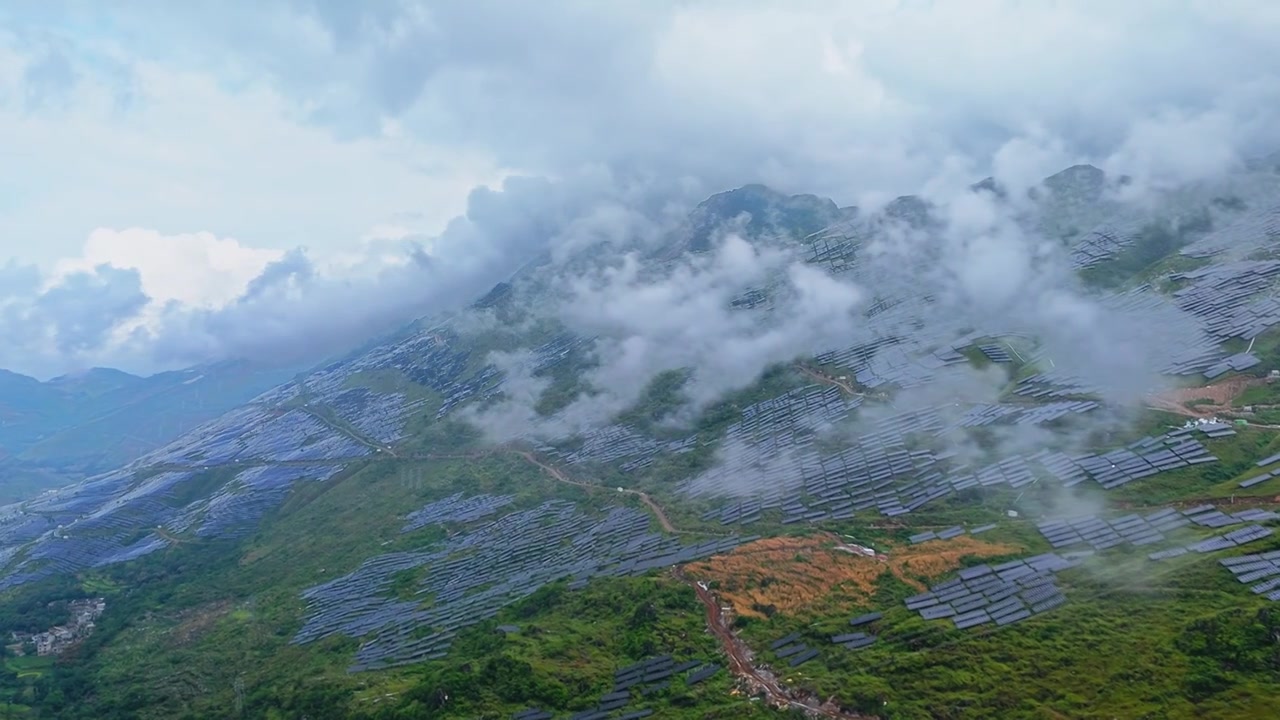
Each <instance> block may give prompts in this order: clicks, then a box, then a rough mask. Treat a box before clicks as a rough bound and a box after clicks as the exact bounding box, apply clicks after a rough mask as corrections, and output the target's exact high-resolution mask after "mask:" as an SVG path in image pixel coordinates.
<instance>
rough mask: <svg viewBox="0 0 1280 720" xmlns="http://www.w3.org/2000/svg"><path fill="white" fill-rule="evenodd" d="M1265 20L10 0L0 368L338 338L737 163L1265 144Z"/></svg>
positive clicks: (340, 341) (1274, 107) (737, 3)
mask: <svg viewBox="0 0 1280 720" xmlns="http://www.w3.org/2000/svg"><path fill="white" fill-rule="evenodd" d="M1277 37H1280V3H1275V2H1272V1H1270V0H1255V1H1249V0H1212V1H1208V0H1207V1H1205V2H1199V1H1196V0H1181V1H1180V0H1130V1H1128V2H1120V3H1116V2H1110V1H1099V2H1090V1H1087V0H1080V1H1078V2H1054V1H1052V0H1038V1H1034V2H1033V1H1026V2H1018V1H1016V0H967V1H966V2H927V1H924V0H915V1H909V0H899V1H897V2H894V1H891V0H862V1H860V2H834V1H833V2H822V1H820V0H814V1H812V2H805V3H786V2H752V1H749V0H733V1H729V0H725V1H723V2H720V1H717V0H707V1H705V2H695V1H692V0H686V1H681V2H662V1H658V0H645V2H611V3H605V2H537V3H534V2H517V1H514V0H510V1H508V2H491V1H487V0H468V1H466V2H433V3H427V2H414V1H413V0H366V1H363V2H351V1H348V0H255V2H237V1H227V2H221V1H219V2H215V1H212V0H210V1H208V2H204V1H200V0H192V1H190V2H182V3H174V2H165V1H162V0H154V1H145V0H134V1H130V0H120V1H119V2H112V3H101V2H93V1H90V0H86V1H85V2H57V1H56V0H10V1H9V2H5V3H0V336H3V340H4V342H0V367H8V368H11V369H15V370H19V371H22V372H28V373H32V374H36V375H39V376H43V377H47V376H49V375H52V374H56V373H58V372H63V371H68V370H74V369H76V368H82V367H88V366H91V365H99V364H107V365H115V366H119V367H123V368H124V369H128V370H133V371H138V372H150V371H154V370H157V369H161V368H166V367H175V366H181V365H186V364H191V363H194V362H199V361H202V360H210V359H216V358H218V357H221V356H226V355H237V354H260V355H279V354H280V353H282V352H284V350H285V349H289V348H292V349H295V350H297V349H298V348H301V347H306V348H309V349H316V350H336V349H341V348H342V347H343V346H344V344H355V343H356V342H359V341H360V340H362V339H364V338H362V337H360V336H361V334H363V333H368V332H371V331H372V330H374V329H378V328H382V327H384V326H389V325H394V324H396V323H398V322H400V321H403V320H406V319H409V318H412V317H415V316H418V315H421V314H424V313H426V312H430V311H431V310H433V309H435V308H438V307H441V306H443V305H444V304H447V303H448V302H449V301H452V300H457V299H458V298H463V299H466V298H469V297H470V296H471V295H474V294H478V293H480V292H483V290H484V289H486V287H487V286H488V285H489V284H491V283H492V282H493V281H494V280H495V279H500V278H502V277H504V276H505V274H507V273H509V272H510V271H511V270H512V269H513V267H514V266H517V265H518V264H519V263H520V262H522V261H523V259H524V258H526V257H527V256H528V255H529V254H531V253H533V252H536V251H538V250H541V249H544V248H545V247H546V244H547V243H548V242H550V241H551V239H553V238H556V237H558V236H561V235H564V234H566V233H570V232H573V233H581V232H606V230H604V229H601V228H599V227H598V226H599V225H601V223H594V224H593V223H590V222H583V218H592V217H601V215H602V213H604V210H602V208H611V209H612V210H611V211H610V212H612V213H613V214H607V213H606V214H607V215H608V216H609V217H614V216H616V215H617V214H618V213H619V212H622V211H634V210H635V209H636V208H640V209H641V210H642V211H643V212H644V213H656V212H658V211H659V209H662V208H669V207H671V206H672V205H673V204H674V205H677V206H678V205H680V204H682V203H683V204H689V203H696V202H697V201H698V200H699V199H701V198H702V197H705V196H706V195H708V194H710V193H712V192H716V191H720V190H724V189H728V188H730V187H736V186H740V185H743V184H745V183H749V182H763V183H765V184H769V185H772V186H774V187H777V188H778V189H781V190H785V191H789V192H813V193H818V194H822V195H827V196H830V197H833V198H834V199H835V200H836V201H837V202H839V203H841V204H842V205H843V204H862V205H865V204H869V203H876V202H881V201H883V200H885V199H887V198H891V197H893V196H896V195H900V194H906V193H912V192H916V191H919V190H920V189H921V188H923V187H927V186H928V185H929V183H931V182H936V181H937V179H938V178H939V177H940V176H941V177H963V178H965V179H966V180H970V179H978V178H981V177H983V176H985V175H987V174H990V173H991V172H993V171H996V172H999V173H1000V174H1002V175H1003V176H1006V177H1014V178H1030V179H1036V178H1038V177H1041V176H1043V175H1044V174H1048V173H1051V172H1054V171H1056V170H1059V169H1061V168H1062V167H1065V166H1067V165H1070V164H1072V163H1074V162H1081V161H1088V162H1093V163H1095V164H1099V165H1101V166H1104V167H1106V168H1107V169H1109V170H1116V171H1123V172H1127V173H1130V174H1132V175H1134V176H1136V177H1139V178H1148V179H1151V180H1152V181H1153V182H1155V181H1175V182H1176V181H1178V180H1181V179H1186V178H1195V177H1201V176H1204V175H1210V174H1213V173H1216V172H1221V171H1223V170H1226V169H1228V168H1229V167H1230V166H1231V165H1232V164H1233V163H1236V162H1238V161H1239V158H1240V157H1241V156H1242V154H1246V153H1251V152H1256V151H1264V150H1274V149H1276V148H1277V146H1278V145H1277V132H1278V128H1280V122H1277V120H1280V118H1277V117H1276V115H1277V114H1278V111H1280V43H1277V42H1276V38H1277ZM584 228H585V229H584ZM612 231H616V227H614V228H612Z"/></svg>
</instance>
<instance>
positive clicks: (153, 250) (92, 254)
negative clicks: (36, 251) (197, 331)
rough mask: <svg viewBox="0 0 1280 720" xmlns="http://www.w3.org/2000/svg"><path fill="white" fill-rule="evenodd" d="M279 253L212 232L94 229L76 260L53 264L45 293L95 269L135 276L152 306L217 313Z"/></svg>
mask: <svg viewBox="0 0 1280 720" xmlns="http://www.w3.org/2000/svg"><path fill="white" fill-rule="evenodd" d="M283 256H284V252H283V251H282V250H274V249H267V248H250V247H245V246H243V245H241V244H240V242H239V241H237V240H235V239H234V238H217V237H215V236H214V235H213V234H211V233H191V234H185V235H170V236H165V235H161V234H160V233H159V232H157V231H155V230H144V229H142V228H130V229H128V230H119V231H117V230H110V229H106V228H99V229H97V230H94V231H93V232H92V233H90V234H89V239H88V241H87V242H86V243H85V246H84V250H83V252H82V254H81V255H80V257H77V258H74V259H64V260H60V261H58V263H57V265H56V266H55V267H54V271H53V273H52V274H51V276H50V277H49V279H48V280H47V282H46V288H48V287H51V286H54V285H57V284H59V283H61V282H62V281H63V280H65V278H66V277H67V276H68V275H70V274H71V273H74V272H85V271H90V270H92V269H93V268H95V267H97V266H99V265H110V266H112V267H116V268H127V269H133V270H137V271H138V275H139V277H140V278H141V281H142V291H143V292H145V293H146V294H147V296H148V297H150V298H151V300H152V302H154V303H160V304H163V303H167V302H170V301H177V302H179V303H182V304H184V305H189V306H191V307H199V308H217V307H221V306H223V305H226V304H227V303H229V302H231V301H232V300H235V299H236V298H237V297H239V296H240V295H241V294H242V293H244V291H245V289H246V288H247V287H248V286H249V282H250V281H251V280H253V279H254V278H255V277H257V276H258V275H260V274H261V273H262V271H263V270H264V269H265V268H266V266H267V265H268V264H269V263H271V262H274V261H276V260H279V259H280V258H281V257H283Z"/></svg>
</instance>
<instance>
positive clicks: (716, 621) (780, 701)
mask: <svg viewBox="0 0 1280 720" xmlns="http://www.w3.org/2000/svg"><path fill="white" fill-rule="evenodd" d="M672 574H673V575H674V576H675V577H676V579H677V580H679V581H680V582H682V583H684V584H686V585H688V586H690V587H691V588H693V591H694V593H696V594H697V596H698V600H699V601H700V602H701V603H702V605H703V606H704V607H705V608H706V609H707V629H708V630H710V631H711V634H712V635H714V636H715V638H716V639H717V640H718V641H719V642H720V647H721V649H722V650H724V654H725V656H726V657H728V659H729V672H731V673H733V675H734V676H735V677H737V678H738V679H739V681H741V682H742V683H744V684H745V685H746V686H747V688H748V691H749V692H750V693H752V694H754V695H763V696H764V697H765V698H766V699H767V700H768V702H769V704H770V705H773V706H774V707H777V708H781V709H788V708H793V709H797V710H801V711H803V712H804V713H806V714H807V715H810V716H814V717H825V718H832V720H871V718H870V717H869V716H866V715H859V714H857V713H853V712H849V711H847V710H843V709H841V708H840V707H839V706H837V705H836V704H835V703H833V702H831V701H826V702H823V701H822V700H821V699H820V698H818V697H817V696H816V695H812V694H809V693H805V692H802V691H799V690H788V689H787V688H785V687H783V686H782V684H781V683H780V682H778V678H777V676H775V675H774V674H773V672H771V671H770V670H768V669H767V668H763V667H757V666H756V664H755V662H754V655H753V653H752V652H751V648H749V647H747V644H746V643H744V642H743V641H742V640H741V639H740V638H739V637H738V636H737V634H736V633H734V631H733V627H732V625H730V623H729V620H728V619H727V618H726V617H725V616H724V612H723V611H722V610H721V608H720V601H719V600H718V599H717V598H716V596H715V594H714V593H712V592H711V591H710V590H708V589H707V588H706V587H705V586H704V585H703V584H702V583H700V582H698V581H696V580H692V579H690V578H689V577H687V576H686V575H685V574H684V571H683V570H682V569H681V568H680V567H679V566H677V567H675V568H673V569H672Z"/></svg>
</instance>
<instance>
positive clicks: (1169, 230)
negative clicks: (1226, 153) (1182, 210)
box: [1080, 212, 1211, 288]
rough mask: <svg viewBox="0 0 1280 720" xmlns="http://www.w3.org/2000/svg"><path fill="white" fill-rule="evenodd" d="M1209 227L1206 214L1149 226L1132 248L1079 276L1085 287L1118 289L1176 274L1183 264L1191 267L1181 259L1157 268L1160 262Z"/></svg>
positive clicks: (1209, 223) (1086, 270) (1135, 239)
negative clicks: (1171, 272)
mask: <svg viewBox="0 0 1280 720" xmlns="http://www.w3.org/2000/svg"><path fill="white" fill-rule="evenodd" d="M1210 226H1211V220H1210V217H1209V214H1208V213H1207V212H1205V213H1202V214H1200V215H1196V216H1194V217H1191V218H1183V219H1182V220H1180V221H1179V222H1177V223H1174V222H1173V221H1170V220H1163V221H1160V222H1155V223H1152V224H1150V225H1148V226H1146V227H1144V228H1143V229H1142V230H1141V231H1139V232H1138V235H1137V237H1136V238H1134V241H1133V243H1132V244H1131V245H1129V246H1128V247H1126V248H1125V249H1123V250H1121V251H1120V252H1119V253H1117V254H1116V255H1115V257H1112V258H1110V259H1109V260H1106V261H1103V262H1101V263H1098V264H1097V265H1094V266H1092V267H1089V268H1085V269H1084V270H1081V271H1080V277H1081V279H1082V280H1084V282H1085V283H1086V284H1087V285H1092V286H1094V287H1099V288H1118V287H1121V286H1124V285H1126V284H1140V283H1142V282H1147V281H1150V280H1152V279H1154V277H1155V276H1156V275H1157V274H1158V273H1160V272H1161V271H1164V272H1169V271H1176V270H1177V269H1179V267H1180V265H1181V264H1183V263H1185V264H1186V265H1192V264H1193V263H1186V262H1185V261H1181V260H1180V261H1178V262H1177V264H1171V265H1167V266H1165V267H1159V264H1160V263H1161V262H1162V261H1165V260H1166V259H1171V258H1172V257H1173V256H1175V254H1176V253H1177V252H1178V250H1180V249H1182V247H1183V246H1185V245H1186V244H1187V243H1188V242H1190V241H1191V239H1192V238H1194V237H1195V236H1196V235H1198V234H1203V233H1205V232H1208V231H1209V229H1210ZM1186 269H1189V267H1188V268H1186Z"/></svg>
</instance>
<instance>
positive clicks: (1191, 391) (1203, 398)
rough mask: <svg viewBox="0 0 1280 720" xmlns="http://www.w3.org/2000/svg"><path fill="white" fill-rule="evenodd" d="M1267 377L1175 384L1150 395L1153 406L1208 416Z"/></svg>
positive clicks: (1191, 414)
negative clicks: (1191, 385) (1193, 385)
mask: <svg viewBox="0 0 1280 720" xmlns="http://www.w3.org/2000/svg"><path fill="white" fill-rule="evenodd" d="M1265 383H1266V380H1264V379H1262V378H1252V377H1234V378H1230V379H1228V380H1223V381H1222V382H1217V383H1213V384H1212V385H1205V386H1204V387H1198V388H1176V389H1172V390H1166V391H1164V392H1161V393H1158V394H1156V395H1151V396H1149V397H1148V398H1147V400H1148V402H1149V403H1150V404H1151V406H1152V407H1155V408H1156V409H1159V410H1165V411H1167V412H1172V413H1177V414H1179V415H1186V416H1188V417H1209V416H1211V415H1217V414H1218V413H1223V412H1228V411H1230V410H1231V402H1232V401H1233V400H1235V399H1236V398H1237V397H1239V395H1240V393H1242V392H1244V391H1245V390H1247V389H1249V388H1251V387H1253V386H1255V385H1262V384H1265Z"/></svg>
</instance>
